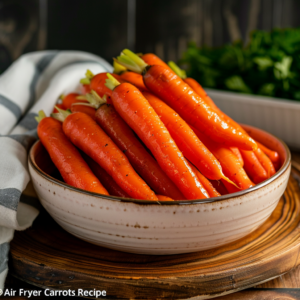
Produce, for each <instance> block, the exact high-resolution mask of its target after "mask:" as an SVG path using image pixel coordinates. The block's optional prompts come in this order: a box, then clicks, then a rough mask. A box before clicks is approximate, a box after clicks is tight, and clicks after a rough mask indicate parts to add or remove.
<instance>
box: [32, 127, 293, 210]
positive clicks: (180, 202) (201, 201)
mask: <svg viewBox="0 0 300 300" xmlns="http://www.w3.org/2000/svg"><path fill="white" fill-rule="evenodd" d="M241 125H242V126H246V127H248V128H249V129H254V130H260V131H262V132H264V133H267V134H268V135H270V136H271V137H273V138H275V139H276V140H277V141H278V142H280V143H281V145H282V146H283V147H284V149H285V152H286V159H285V161H284V163H283V164H282V166H281V168H280V169H279V170H278V171H277V172H276V173H275V174H274V175H273V176H271V177H270V178H268V179H267V180H265V181H263V182H261V183H259V184H257V185H255V186H253V187H251V188H248V189H246V190H243V191H240V192H236V193H231V194H228V195H223V196H219V197H212V198H208V199H194V200H176V201H153V200H139V199H132V198H122V197H116V196H107V195H102V194H98V193H94V192H90V191H86V190H83V189H79V188H76V187H73V186H71V185H69V184H67V183H64V182H62V181H60V180H58V179H55V178H54V177H52V176H50V175H48V174H47V173H45V172H44V171H42V170H41V169H40V168H39V166H38V165H37V164H36V162H35V161H34V160H33V159H32V156H33V155H32V151H33V150H32V149H33V148H34V147H35V146H36V145H37V144H38V143H41V141H40V140H37V141H36V142H35V143H34V144H33V146H32V147H31V149H30V151H29V155H28V162H29V164H30V165H31V166H32V168H33V169H34V170H35V171H36V172H37V173H38V174H39V175H41V176H42V177H44V178H45V179H47V180H49V181H50V182H52V183H54V184H57V185H60V186H62V187H64V188H68V189H70V190H72V191H75V192H79V193H81V194H85V195H89V196H93V197H96V198H102V199H105V200H111V201H119V202H130V203H135V204H139V205H190V204H205V203H214V202H220V201H223V200H228V199H232V198H236V197H240V196H243V195H246V194H249V193H251V192H253V191H256V190H258V189H260V188H262V187H264V186H266V185H268V184H269V183H271V182H272V181H274V180H276V179H277V178H278V177H280V176H281V175H282V174H283V173H284V172H285V171H286V170H287V169H288V167H289V165H290V162H291V152H290V149H289V148H288V146H287V145H286V143H285V142H284V141H282V140H281V139H280V138H278V137H276V136H274V135H273V134H271V133H269V132H267V131H265V130H263V129H260V128H256V127H254V126H251V125H246V124H241Z"/></svg>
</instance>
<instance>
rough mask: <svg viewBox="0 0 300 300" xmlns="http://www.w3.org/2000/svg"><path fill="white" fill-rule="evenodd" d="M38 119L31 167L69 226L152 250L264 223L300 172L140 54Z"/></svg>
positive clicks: (279, 145) (280, 150) (125, 55)
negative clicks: (292, 171) (293, 172)
mask: <svg viewBox="0 0 300 300" xmlns="http://www.w3.org/2000/svg"><path fill="white" fill-rule="evenodd" d="M114 65H115V72H114V73H99V74H95V75H94V74H92V73H91V72H90V71H87V73H86V77H85V78H83V79H82V80H81V84H82V93H81V94H76V93H71V94H68V95H66V96H65V97H64V98H63V99H62V103H60V105H59V106H58V105H57V106H56V107H55V111H54V112H53V113H52V114H51V116H50V117H47V116H46V115H45V114H44V113H43V112H42V111H41V112H40V113H39V116H38V117H37V118H36V119H37V121H38V123H39V124H38V136H39V138H40V141H38V142H37V143H36V144H35V145H34V146H33V147H32V149H31V151H30V155H29V171H30V174H31V177H32V181H33V184H34V187H35V189H36V192H37V194H38V196H39V198H40V201H41V203H42V205H43V206H44V207H45V209H46V210H47V211H48V212H49V213H50V215H51V216H52V217H53V218H54V219H55V220H56V221H57V222H58V223H59V224H60V225H61V226H62V227H63V228H64V229H65V230H67V231H68V232H70V233H71V234H73V235H75V236H77V237H79V238H81V239H83V240H86V241H88V242H91V243H94V244H98V245H101V246H104V247H108V248H112V249H116V250H121V251H127V252H132V253H144V254H158V255H159V254H178V253H187V252H194V251H200V250H205V249H211V248H215V247H218V246H222V245H224V244H227V243H230V242H233V241H235V240H237V239H239V238H242V237H244V236H246V235H247V234H249V233H250V232H252V231H253V230H255V229H256V228H258V227H259V226H260V225H261V224H262V223H263V222H264V221H265V220H266V219H267V218H268V217H269V216H270V214H271V213H272V211H273V210H274V209H275V207H276V205H277V203H278V201H279V199H280V197H281V196H282V194H283V192H284V190H285V188H286V185H287V182H288V178H289V174H290V169H291V163H290V160H291V156H290V152H289V149H288V148H287V146H286V145H285V144H284V143H283V142H282V141H280V140H279V139H277V138H276V137H274V136H272V135H271V134H268V133H267V132H264V131H262V130H260V129H257V128H254V127H250V126H246V125H240V124H238V123H236V122H235V121H233V120H232V119H230V118H229V117H228V116H227V115H225V114H224V113H223V112H222V111H221V110H220V109H218V107H217V106H216V105H215V104H214V102H213V100H212V99H210V98H209V97H208V96H207V95H206V94H205V93H204V91H203V89H202V88H201V86H200V85H199V84H198V85H197V82H194V81H193V80H192V79H189V80H183V79H182V78H180V76H178V75H176V73H174V71H173V70H172V69H170V68H169V67H168V65H166V64H165V63H164V62H163V61H161V60H160V59H159V58H158V57H157V56H155V55H153V54H146V55H143V56H142V57H139V56H137V55H135V54H134V53H132V52H131V51H129V50H124V51H123V52H122V55H121V56H119V57H118V58H117V59H115V64H114Z"/></svg>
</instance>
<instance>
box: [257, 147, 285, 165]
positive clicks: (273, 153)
mask: <svg viewBox="0 0 300 300" xmlns="http://www.w3.org/2000/svg"><path fill="white" fill-rule="evenodd" d="M256 143H257V145H258V147H259V148H260V149H261V150H262V151H263V152H264V153H265V154H266V155H267V156H268V157H269V158H270V160H271V161H272V163H273V164H274V166H277V165H280V156H279V154H278V152H276V151H273V150H270V149H269V148H267V147H266V146H264V145H263V144H261V143H259V142H257V141H256Z"/></svg>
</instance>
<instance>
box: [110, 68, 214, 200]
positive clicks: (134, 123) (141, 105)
mask: <svg viewBox="0 0 300 300" xmlns="http://www.w3.org/2000/svg"><path fill="white" fill-rule="evenodd" d="M108 77H109V79H108V80H107V81H106V85H107V86H108V87H109V88H111V89H112V90H113V93H112V102H113V105H114V107H115V109H116V111H117V112H118V113H119V115H120V116H121V117H122V118H123V120H124V121H125V122H126V123H127V124H128V125H129V126H130V127H131V128H132V129H133V130H134V131H135V133H136V134H137V135H138V136H139V138H140V139H141V140H142V141H143V142H144V144H145V145H146V147H148V149H149V150H150V151H151V152H152V154H153V156H154V157H155V158H156V160H157V162H158V164H159V165H160V167H161V168H162V169H163V170H164V171H165V172H166V174H167V175H168V176H169V178H170V179H171V180H172V181H173V182H174V183H175V185H176V186H177V187H178V189H179V190H180V191H181V192H182V194H183V195H184V196H185V197H186V198H187V199H204V198H208V197H209V196H208V194H207V192H206V191H205V189H204V188H203V187H202V185H201V183H200V182H199V180H198V178H197V177H196V175H195V173H194V172H193V171H192V170H191V168H190V167H189V165H188V163H187V161H186V159H185V158H184V156H183V155H182V153H181V152H180V150H179V149H178V147H177V145H176V144H175V142H174V140H173V139H172V138H171V136H170V134H169V132H168V130H167V128H166V127H165V126H164V124H163V123H162V121H161V120H160V119H159V117H158V115H157V114H156V113H155V111H154V109H153V108H152V107H151V105H150V104H149V102H148V101H147V100H146V99H145V98H144V96H143V95H142V93H141V92H140V91H139V90H138V89H137V88H136V87H135V86H133V85H132V84H130V83H122V84H119V82H117V81H116V80H114V78H113V77H112V76H111V75H110V74H108Z"/></svg>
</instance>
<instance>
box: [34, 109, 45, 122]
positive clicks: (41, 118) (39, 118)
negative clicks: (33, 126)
mask: <svg viewBox="0 0 300 300" xmlns="http://www.w3.org/2000/svg"><path fill="white" fill-rule="evenodd" d="M44 118H46V114H45V112H44V111H43V110H40V111H39V113H38V116H37V117H35V120H36V121H37V122H38V123H40V122H41V120H43V119H44Z"/></svg>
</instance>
